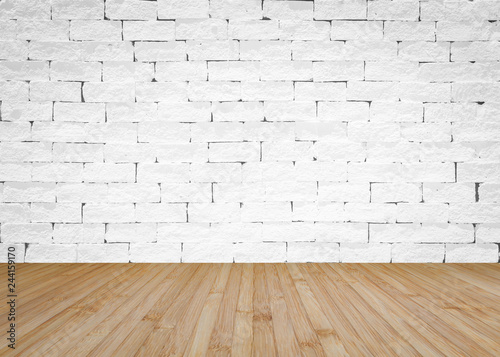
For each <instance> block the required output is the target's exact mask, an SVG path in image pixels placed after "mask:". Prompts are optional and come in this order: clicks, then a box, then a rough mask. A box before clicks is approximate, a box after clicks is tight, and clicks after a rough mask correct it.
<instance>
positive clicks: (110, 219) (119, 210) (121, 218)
mask: <svg viewBox="0 0 500 357" xmlns="http://www.w3.org/2000/svg"><path fill="white" fill-rule="evenodd" d="M126 222H135V209H134V205H133V204H132V203H128V204H123V203H121V204H110V203H108V204H104V203H99V204H93V203H88V204H86V205H85V206H83V223H126Z"/></svg>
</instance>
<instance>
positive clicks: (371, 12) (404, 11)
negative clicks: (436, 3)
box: [368, 0, 420, 21]
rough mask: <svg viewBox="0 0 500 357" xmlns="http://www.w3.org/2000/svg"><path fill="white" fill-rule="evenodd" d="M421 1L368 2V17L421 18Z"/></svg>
mask: <svg viewBox="0 0 500 357" xmlns="http://www.w3.org/2000/svg"><path fill="white" fill-rule="evenodd" d="M419 9H420V7H419V1H418V0H405V1H396V2H394V1H390V0H378V1H369V2H368V19H376V20H407V21H417V20H420V19H419V16H420V13H419Z"/></svg>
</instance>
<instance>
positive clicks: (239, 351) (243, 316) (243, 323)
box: [231, 264, 254, 356]
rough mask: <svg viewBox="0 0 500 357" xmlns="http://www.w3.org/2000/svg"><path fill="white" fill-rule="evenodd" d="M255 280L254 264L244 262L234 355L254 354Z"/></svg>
mask: <svg viewBox="0 0 500 357" xmlns="http://www.w3.org/2000/svg"><path fill="white" fill-rule="evenodd" d="M253 281H254V278H253V265H252V264H243V265H242V272H241V283H240V289H239V296H238V303H237V306H236V315H235V318H234V330H233V335H232V346H231V354H232V355H234V356H251V355H252V343H253V328H252V322H253V290H254V288H253Z"/></svg>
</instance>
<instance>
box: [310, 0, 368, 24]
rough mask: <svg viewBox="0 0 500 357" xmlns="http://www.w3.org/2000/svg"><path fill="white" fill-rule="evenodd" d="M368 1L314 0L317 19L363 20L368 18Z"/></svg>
mask: <svg viewBox="0 0 500 357" xmlns="http://www.w3.org/2000/svg"><path fill="white" fill-rule="evenodd" d="M366 15H367V5H366V1H363V0H354V1H341V0H333V1H332V0H317V1H315V2H314V18H315V19H316V20H332V19H334V20H337V19H349V20H361V19H366Z"/></svg>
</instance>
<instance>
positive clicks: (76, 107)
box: [54, 103, 106, 123]
mask: <svg viewBox="0 0 500 357" xmlns="http://www.w3.org/2000/svg"><path fill="white" fill-rule="evenodd" d="M105 118H106V113H105V106H104V104H101V103H55V104H54V121H58V122H62V121H64V122H93V123H96V122H104V121H105Z"/></svg>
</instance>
